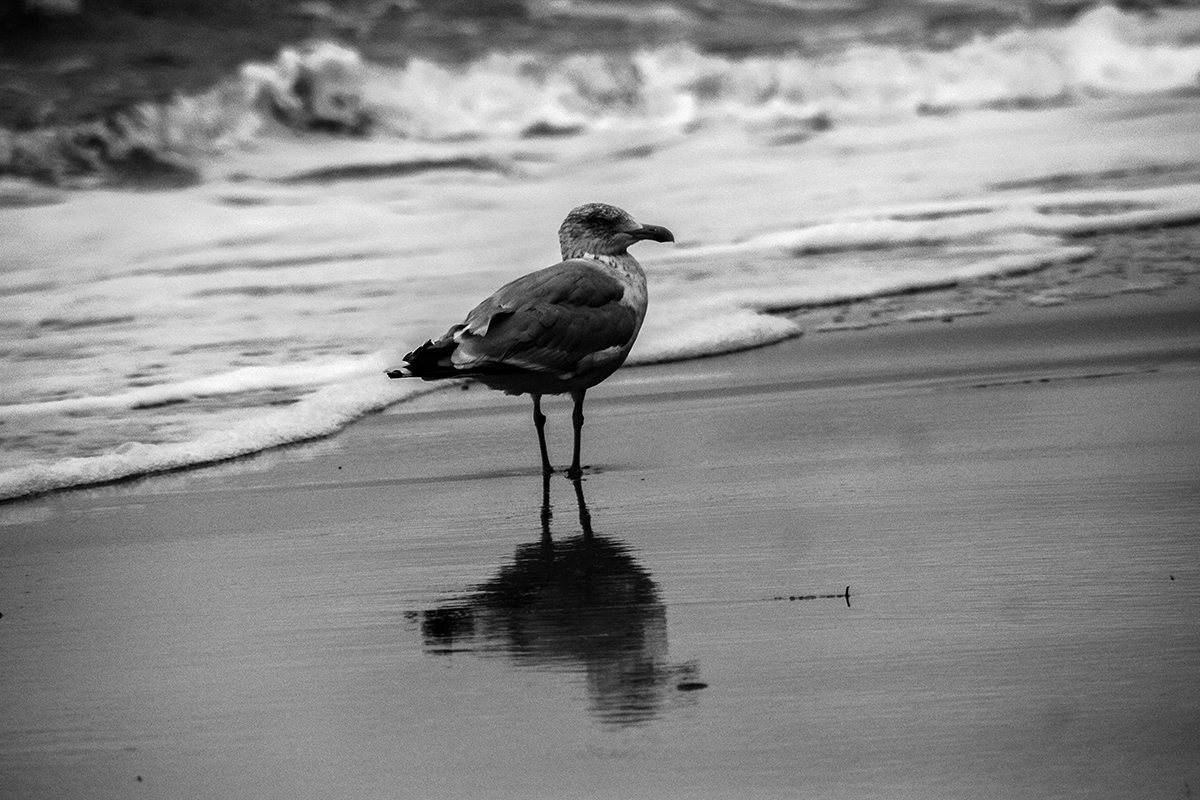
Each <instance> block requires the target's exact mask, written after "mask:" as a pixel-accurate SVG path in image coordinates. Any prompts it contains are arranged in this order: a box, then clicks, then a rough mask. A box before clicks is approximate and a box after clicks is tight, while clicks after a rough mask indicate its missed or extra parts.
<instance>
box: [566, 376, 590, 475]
mask: <svg viewBox="0 0 1200 800" xmlns="http://www.w3.org/2000/svg"><path fill="white" fill-rule="evenodd" d="M586 391H587V389H580V390H579V391H577V392H571V397H572V398H573V399H574V400H575V410H574V411H573V412H572V413H571V423H572V424H573V425H574V426H575V455H574V457H573V458H572V459H571V468H570V469H569V470H567V477H568V478H580V477H582V476H583V468H582V467H580V466H579V441H580V439H581V438H582V435H583V394H584V392H586Z"/></svg>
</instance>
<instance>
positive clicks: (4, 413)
mask: <svg viewBox="0 0 1200 800" xmlns="http://www.w3.org/2000/svg"><path fill="white" fill-rule="evenodd" d="M384 362H385V359H384V356H383V354H381V353H376V354H374V355H372V356H367V357H363V358H358V359H344V360H339V361H326V362H312V363H301V364H281V365H275V366H259V367H241V368H240V369H235V370H233V371H231V372H224V373H220V374H217V375H206V376H205V377H203V378H193V379H191V380H186V381H179V382H177V383H164V384H158V385H155V386H146V387H143V388H139V389H131V390H129V391H126V392H120V393H118V394H111V395H85V396H83V397H68V398H63V399H61V400H47V401H43V402H36V403H14V404H11V405H0V418H4V417H9V418H12V417H20V416H31V415H34V414H64V413H72V412H88V411H111V410H121V409H132V408H137V407H139V406H147V405H157V404H161V403H169V402H172V401H179V400H189V399H192V398H196V397H215V396H220V395H229V394H239V393H241V392H248V391H256V390H261V389H288V388H296V387H304V386H319V385H321V384H327V383H333V382H335V381H343V380H346V379H347V378H352V377H356V376H360V375H367V374H370V373H375V374H380V373H382V372H383V370H384V368H385V365H384Z"/></svg>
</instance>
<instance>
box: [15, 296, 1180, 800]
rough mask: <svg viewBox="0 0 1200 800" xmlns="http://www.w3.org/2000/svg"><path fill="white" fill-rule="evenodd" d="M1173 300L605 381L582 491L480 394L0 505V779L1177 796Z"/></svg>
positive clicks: (432, 790)
mask: <svg viewBox="0 0 1200 800" xmlns="http://www.w3.org/2000/svg"><path fill="white" fill-rule="evenodd" d="M1198 301H1200V297H1197V293H1196V286H1195V285H1194V284H1191V285H1184V286H1182V287H1181V288H1178V289H1176V290H1175V291H1171V292H1167V293H1164V294H1146V295H1125V296H1120V297H1115V298H1110V299H1106V300H1091V301H1087V302H1078V303H1070V304H1068V305H1066V306H1064V307H1061V308H1051V309H1043V308H1024V307H1020V306H1015V305H1014V306H1010V307H1006V308H1004V309H1002V310H1000V311H997V312H995V313H992V314H988V315H984V316H978V317H967V318H960V319H957V320H955V321H954V322H953V323H951V324H945V323H941V322H936V321H935V322H924V323H909V324H894V325H891V326H889V327H887V328H883V329H871V330H861V331H842V332H837V333H810V334H808V335H806V336H804V337H802V338H801V339H799V340H795V341H791V342H787V343H785V344H783V345H779V346H776V347H772V348H768V349H764V350H759V351H754V352H749V353H743V354H739V355H734V356H726V357H721V358H713V359H707V360H703V361H695V362H690V363H683V364H675V365H667V366H657V367H640V368H632V369H627V370H623V371H622V372H621V373H618V375H617V376H614V378H613V379H612V380H610V381H609V382H608V383H606V384H605V385H604V386H602V387H600V388H598V389H597V390H595V391H594V392H593V393H592V394H593V396H592V397H590V398H589V404H588V407H587V412H588V422H587V427H586V430H585V435H586V441H585V459H586V460H589V461H590V462H591V464H592V465H593V466H592V470H591V472H590V474H588V475H587V477H586V479H585V480H584V481H583V482H582V484H581V485H580V487H579V489H580V491H581V493H582V496H583V497H584V499H585V501H586V510H587V514H585V515H581V514H580V508H579V505H578V502H579V497H578V496H577V493H576V487H575V486H574V485H573V484H572V483H571V482H569V481H568V480H566V479H565V478H563V477H561V476H555V477H554V478H553V479H552V480H551V481H550V482H549V484H548V495H547V496H548V501H549V506H548V507H546V506H544V505H543V502H544V498H543V483H542V479H541V477H540V476H539V475H538V474H537V473H536V471H535V465H536V463H537V458H536V455H537V454H536V445H535V440H534V437H533V431H532V425H531V424H530V423H531V420H530V411H529V407H528V401H527V400H525V399H523V398H522V399H512V398H504V397H502V396H499V395H496V394H493V393H488V392H484V391H480V390H471V391H458V390H451V391H448V392H443V393H439V394H436V395H432V396H429V397H427V398H424V399H422V400H421V401H419V402H417V403H413V404H408V405H404V406H398V407H395V408H393V409H392V410H391V411H389V412H388V413H385V414H381V415H377V416H374V417H371V418H369V419H367V420H364V421H362V422H360V423H358V424H356V425H353V426H351V428H350V429H348V430H347V431H345V432H344V433H342V434H341V435H339V436H337V437H334V438H332V439H329V440H324V441H320V442H315V443H311V444H308V445H302V446H296V447H290V448H286V449H282V450H276V451H273V452H269V453H266V454H263V455H261V456H259V457H255V458H250V459H244V460H241V461H236V462H231V463H228V464H225V465H221V466H217V467H213V468H207V469H200V470H195V471H189V472H184V473H177V474H172V475H164V476H158V477H152V478H149V479H145V480H141V481H137V482H134V483H127V484H121V485H115V486H110V487H102V488H96V489H89V490H81V491H75V492H67V493H62V494H56V495H50V496H47V497H43V498H40V499H35V500H31V501H24V502H17V503H10V504H6V505H3V506H0V613H2V614H3V617H0V637H2V639H0V675H3V680H4V685H5V691H4V693H3V695H2V696H0V774H3V775H4V776H5V778H4V781H3V786H2V787H0V795H3V796H12V797H22V798H52V797H53V798H59V797H83V796H87V797H94V798H118V797H119V798H126V797H131V796H145V797H222V798H238V797H247V798H249V797H254V798H270V797H279V798H284V797H287V798H296V797H301V798H308V797H312V798H318V797H321V798H325V797H353V798H371V797H422V798H425V797H433V798H436V797H455V798H457V797H556V798H559V797H734V796H737V797H797V796H803V797H816V798H822V797H829V798H871V797H879V798H910V797H911V798H962V797H974V796H988V797H1000V798H1046V797H1081V798H1082V797H1086V798H1097V797H1100V798H1107V797H1111V798H1127V797H1162V798H1182V797H1188V796H1191V794H1193V793H1195V792H1196V791H1197V790H1198V789H1200V766H1198V765H1200V722H1198V720H1200V691H1198V690H1197V688H1196V680H1195V676H1196V675H1197V674H1200V614H1197V609H1198V607H1200V606H1198V602H1200V543H1198V542H1197V540H1196V520H1197V519H1200V417H1198V416H1197V414H1196V398H1197V397H1198V396H1200V314H1197V312H1196V309H1197V307H1198V305H1200V302H1198ZM547 412H548V413H549V414H550V417H551V421H550V428H549V435H550V437H551V448H552V451H553V453H554V454H555V455H556V457H557V460H558V461H561V462H563V463H565V461H566V460H567V458H568V455H569V430H570V426H569V404H568V403H567V402H566V401H562V400H558V401H554V402H550V403H548V404H547ZM587 528H590V531H591V535H590V536H588V535H587V533H586V530H585V529H587ZM847 586H849V587H850V598H849V604H847V602H846V600H845V599H844V598H839V597H813V598H812V599H801V598H807V597H809V596H811V595H836V594H839V593H842V592H843V591H844V590H845V588H846V587H847ZM793 598H796V599H793Z"/></svg>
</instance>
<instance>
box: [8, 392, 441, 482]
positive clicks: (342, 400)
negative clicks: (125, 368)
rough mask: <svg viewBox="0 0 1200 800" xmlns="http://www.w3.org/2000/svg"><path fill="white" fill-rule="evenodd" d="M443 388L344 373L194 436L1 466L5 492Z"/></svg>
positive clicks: (257, 437) (166, 467) (193, 454)
mask: <svg viewBox="0 0 1200 800" xmlns="http://www.w3.org/2000/svg"><path fill="white" fill-rule="evenodd" d="M436 388H437V387H436V386H431V385H429V384H418V383H415V382H407V381H386V380H381V379H380V377H379V374H378V373H376V374H374V375H372V377H363V378H358V379H354V380H343V381H336V382H333V383H330V384H328V385H326V386H323V387H321V388H320V389H317V390H316V391H313V392H311V393H309V394H307V395H305V396H303V397H301V398H300V399H299V400H298V401H297V402H295V403H294V404H292V405H289V406H286V407H284V408H279V409H273V410H269V411H266V412H261V413H256V414H253V415H252V416H250V417H248V418H246V419H243V420H241V421H240V422H238V423H235V424H232V425H228V426H224V427H221V428H216V429H209V430H206V431H204V432H203V433H200V434H199V435H196V436H194V437H192V438H189V439H187V440H186V441H181V442H164V443H143V442H127V443H125V444H123V445H120V446H119V447H116V448H115V449H113V450H111V451H110V452H106V453H103V454H101V455H94V456H81V457H73V458H63V459H59V460H56V461H52V462H47V463H36V464H29V465H26V466H23V467H17V468H15V469H8V470H4V471H0V500H10V499H13V498H18V497H26V496H29V495H35V494H42V493H45V492H50V491H54V490H57V489H65V488H70V487H76V486H91V485H96V484H101V483H111V482H113V481H119V480H123V479H126V478H130V477H135V476H139V475H148V474H152V473H157V472H166V471H170V470H176V469H182V468H185V467H194V466H198V465H202V464H212V463H216V462H219V461H226V460H228V459H231V458H237V457H239V456H245V455H249V454H251V453H258V452H261V451H263V450H267V449H270V448H273V447H279V446H282V445H287V444H293V443H296V442H303V441H307V440H310V439H317V438H321V437H325V436H330V435H332V434H334V433H337V432H338V431H340V430H341V429H343V428H344V427H346V426H347V425H349V424H350V423H351V422H354V421H355V420H357V419H360V418H361V417H363V416H365V415H367V414H369V413H371V412H374V411H379V410H381V409H383V408H386V407H388V406H390V405H393V404H395V403H398V402H400V401H402V400H405V399H408V398H412V397H415V396H417V395H419V394H424V393H428V392H430V391H433V390H435V389H436ZM95 400H97V399H93V402H95ZM84 402H85V403H86V402H87V400H86V399H84ZM116 402H117V403H119V404H127V403H128V402H129V398H128V396H126V397H121V398H116Z"/></svg>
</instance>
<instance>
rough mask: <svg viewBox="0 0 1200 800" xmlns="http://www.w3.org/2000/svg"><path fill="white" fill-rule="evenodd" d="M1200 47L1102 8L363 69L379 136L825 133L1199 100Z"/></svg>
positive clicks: (1147, 22) (365, 95)
mask: <svg viewBox="0 0 1200 800" xmlns="http://www.w3.org/2000/svg"><path fill="white" fill-rule="evenodd" d="M1198 76H1200V47H1198V46H1195V45H1193V44H1188V43H1187V42H1186V41H1185V40H1184V39H1183V38H1182V34H1179V35H1176V34H1173V33H1172V32H1171V31H1170V30H1169V29H1164V28H1163V27H1162V26H1158V25H1155V24H1153V22H1152V21H1150V20H1147V19H1145V18H1143V17H1141V16H1138V15H1135V14H1130V13H1124V12H1121V11H1119V10H1117V9H1115V8H1113V7H1111V6H1101V7H1098V8H1095V9H1092V10H1090V11H1088V12H1086V13H1084V14H1082V15H1080V16H1079V17H1078V18H1077V19H1076V20H1075V21H1074V22H1072V23H1071V24H1069V25H1067V26H1065V27H1061V28H1041V29H1037V28H1014V29H1011V30H1009V31H1007V32H1004V33H1001V34H998V35H995V36H990V37H979V38H976V39H975V40H973V41H971V42H968V43H966V44H963V45H960V46H958V47H955V48H953V49H949V50H928V49H911V48H903V47H899V46H885V45H876V44H855V45H852V46H850V47H849V48H847V49H845V50H843V51H841V52H837V53H831V54H824V55H820V56H808V55H804V54H792V55H776V54H771V55H752V56H748V57H745V58H737V59H735V58H730V57H726V56H719V55H710V54H705V53H702V52H700V51H699V50H697V49H695V48H694V47H691V46H688V45H682V44H679V45H672V46H666V47H659V48H655V49H644V50H641V51H638V52H635V53H632V54H594V53H588V54H576V55H570V56H566V57H548V56H547V55H545V54H539V53H532V52H530V53H492V54H489V55H487V56H485V57H484V58H482V59H480V60H477V61H475V62H472V63H470V64H468V65H466V66H464V67H453V66H447V65H443V64H439V63H435V62H433V61H429V60H425V59H413V60H412V61H410V62H409V63H408V64H407V65H406V66H404V67H402V68H399V69H386V68H378V67H376V68H368V69H367V70H366V74H365V75H364V78H363V89H362V93H361V96H362V101H363V103H364V104H366V105H367V106H368V107H369V108H370V109H371V113H372V114H373V115H374V116H375V117H376V118H377V120H378V121H379V123H380V125H381V126H382V127H383V128H385V129H387V130H391V131H393V132H395V133H397V134H401V135H406V136H416V137H422V138H463V137H480V138H487V137H496V136H520V135H522V134H525V133H527V132H530V131H536V130H563V131H573V130H581V129H585V128H591V129H595V128H598V127H605V126H613V125H629V124H653V125H658V126H664V127H670V128H675V129H686V128H688V127H689V126H695V125H698V124H704V123H705V122H706V121H711V120H723V119H733V120H736V121H738V122H740V123H742V124H744V125H746V126H747V127H748V128H750V129H751V130H765V131H774V130H776V129H778V128H781V127H783V128H787V127H801V128H804V127H808V128H816V129H819V128H821V127H824V126H827V125H828V124H830V122H831V121H832V122H834V123H835V124H836V123H837V122H841V121H861V120H870V119H880V118H888V117H894V116H903V115H913V114H920V113H930V112H943V111H947V110H954V109H970V108H981V107H1005V106H1011V107H1023V106H1027V105H1029V104H1037V103H1048V102H1058V101H1063V100H1071V99H1079V98H1086V97H1090V96H1093V95H1096V94H1111V93H1145V92H1162V91H1169V90H1177V89H1185V88H1197V78H1198Z"/></svg>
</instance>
